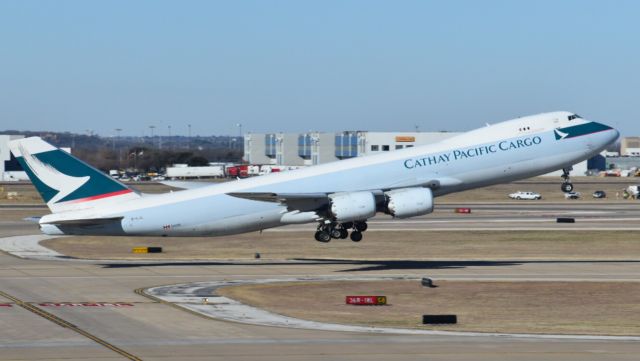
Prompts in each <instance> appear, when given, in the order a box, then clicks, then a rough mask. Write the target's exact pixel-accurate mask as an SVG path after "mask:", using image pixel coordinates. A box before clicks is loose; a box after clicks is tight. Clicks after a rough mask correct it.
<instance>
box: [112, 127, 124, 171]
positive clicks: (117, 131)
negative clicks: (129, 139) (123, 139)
mask: <svg viewBox="0 0 640 361" xmlns="http://www.w3.org/2000/svg"><path fill="white" fill-rule="evenodd" d="M115 131H116V140H117V141H118V171H120V168H121V163H120V158H121V155H122V148H120V146H119V145H120V132H121V131H122V129H121V128H116V129H115ZM114 144H115V142H114Z"/></svg>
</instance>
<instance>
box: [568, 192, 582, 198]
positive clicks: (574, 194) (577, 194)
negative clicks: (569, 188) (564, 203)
mask: <svg viewBox="0 0 640 361" xmlns="http://www.w3.org/2000/svg"><path fill="white" fill-rule="evenodd" d="M564 198H565V199H578V198H580V192H567V193H565V194H564Z"/></svg>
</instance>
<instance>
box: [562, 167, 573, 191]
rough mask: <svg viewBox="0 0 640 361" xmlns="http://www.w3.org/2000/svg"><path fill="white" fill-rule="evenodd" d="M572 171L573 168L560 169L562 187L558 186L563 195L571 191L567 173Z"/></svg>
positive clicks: (571, 185)
mask: <svg viewBox="0 0 640 361" xmlns="http://www.w3.org/2000/svg"><path fill="white" fill-rule="evenodd" d="M572 170H573V167H568V168H562V175H561V177H562V185H561V186H560V189H561V190H562V191H563V192H564V193H569V192H571V191H573V183H571V178H570V175H569V172H571V171H572Z"/></svg>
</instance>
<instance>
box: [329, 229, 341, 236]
mask: <svg viewBox="0 0 640 361" xmlns="http://www.w3.org/2000/svg"><path fill="white" fill-rule="evenodd" d="M330 234H331V238H335V239H338V238H340V237H341V236H342V230H341V229H340V228H334V229H332V230H331V232H330Z"/></svg>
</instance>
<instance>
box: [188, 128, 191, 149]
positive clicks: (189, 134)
mask: <svg viewBox="0 0 640 361" xmlns="http://www.w3.org/2000/svg"><path fill="white" fill-rule="evenodd" d="M187 127H188V128H189V133H188V136H187V149H191V124H187Z"/></svg>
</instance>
